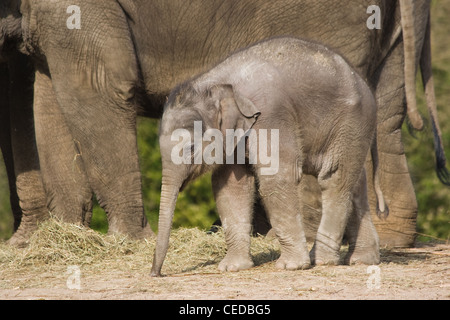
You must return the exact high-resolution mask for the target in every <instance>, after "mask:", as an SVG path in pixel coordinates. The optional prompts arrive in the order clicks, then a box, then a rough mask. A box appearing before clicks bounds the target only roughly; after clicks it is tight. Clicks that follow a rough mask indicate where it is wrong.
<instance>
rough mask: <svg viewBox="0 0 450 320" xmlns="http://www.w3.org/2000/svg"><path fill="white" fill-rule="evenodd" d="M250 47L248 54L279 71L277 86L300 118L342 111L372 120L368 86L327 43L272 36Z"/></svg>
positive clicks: (322, 115) (374, 108) (334, 114)
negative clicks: (273, 37)
mask: <svg viewBox="0 0 450 320" xmlns="http://www.w3.org/2000/svg"><path fill="white" fill-rule="evenodd" d="M250 50H251V51H254V52H248V54H249V55H253V56H260V57H261V59H264V60H265V61H267V62H268V63H270V64H271V65H272V66H273V67H274V68H275V69H276V70H277V71H278V74H279V75H280V76H279V77H278V79H277V81H281V82H282V83H281V84H279V86H276V88H277V89H278V88H282V90H283V93H284V94H285V95H286V96H288V97H289V101H291V102H292V103H293V104H294V107H296V108H298V110H297V111H298V112H299V113H300V114H301V115H302V118H304V119H305V117H306V118H308V117H315V118H318V119H319V121H320V119H323V118H324V117H330V118H333V117H337V116H341V115H342V113H343V112H344V113H346V114H349V113H351V114H354V117H360V120H361V121H365V120H367V121H372V118H373V116H374V113H376V102H375V98H374V97H373V94H372V92H371V90H370V88H369V87H368V85H367V84H366V82H365V81H364V80H363V79H362V77H361V76H360V75H359V74H358V73H357V72H356V71H355V70H354V68H353V67H352V66H350V65H349V64H348V63H347V61H346V60H345V59H344V58H343V57H342V56H340V55H339V54H337V53H336V52H334V51H332V50H331V49H329V48H327V47H326V46H324V45H321V44H318V43H314V42H310V41H305V40H301V39H296V38H275V39H272V40H269V41H266V42H262V43H260V44H258V45H256V46H255V47H254V48H251V49H250ZM274 87H275V86H274ZM268 90H270V89H268ZM311 120H312V119H311ZM312 122H315V121H312Z"/></svg>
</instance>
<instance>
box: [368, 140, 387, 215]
mask: <svg viewBox="0 0 450 320" xmlns="http://www.w3.org/2000/svg"><path fill="white" fill-rule="evenodd" d="M370 152H371V154H372V166H373V187H374V190H375V194H376V196H377V216H378V218H380V219H381V220H386V219H387V217H388V215H389V208H388V206H387V204H386V201H385V200H384V196H383V192H382V191H381V187H380V178H379V166H378V149H377V134H376V132H375V137H374V138H373V141H372V145H371V147H370Z"/></svg>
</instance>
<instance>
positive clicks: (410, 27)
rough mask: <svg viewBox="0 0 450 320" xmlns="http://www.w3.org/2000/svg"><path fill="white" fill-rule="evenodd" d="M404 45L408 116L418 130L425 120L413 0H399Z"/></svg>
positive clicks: (421, 127)
mask: <svg viewBox="0 0 450 320" xmlns="http://www.w3.org/2000/svg"><path fill="white" fill-rule="evenodd" d="M399 3H400V12H401V24H402V32H403V47H404V55H405V66H404V72H405V91H406V104H407V113H408V118H409V120H410V122H411V126H412V127H413V128H414V129H416V130H422V129H423V120H422V117H421V116H420V114H419V111H418V110H417V102H416V36H415V29H414V5H413V2H412V1H411V0H399Z"/></svg>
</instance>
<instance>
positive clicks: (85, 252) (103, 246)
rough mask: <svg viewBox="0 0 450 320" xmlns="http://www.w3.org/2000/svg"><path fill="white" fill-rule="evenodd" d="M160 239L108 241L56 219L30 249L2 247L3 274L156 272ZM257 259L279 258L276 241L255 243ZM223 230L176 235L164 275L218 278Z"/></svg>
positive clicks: (112, 237)
mask: <svg viewBox="0 0 450 320" xmlns="http://www.w3.org/2000/svg"><path fill="white" fill-rule="evenodd" d="M154 250H155V239H148V240H139V241H136V240H131V239H129V238H127V237H126V236H121V235H103V234H100V233H98V232H96V231H93V230H91V229H88V228H85V227H80V226H77V225H72V224H66V223H62V222H60V221H58V220H56V219H50V220H48V221H46V222H44V223H42V225H41V226H40V227H39V230H38V231H37V232H36V233H35V234H34V235H33V236H32V237H31V239H30V241H29V246H28V247H27V248H24V249H17V248H12V247H10V246H8V245H6V244H5V243H0V269H1V271H7V270H15V271H17V270H21V269H26V268H41V269H45V268H51V267H63V266H68V265H78V266H83V268H84V269H86V268H92V270H95V271H96V272H102V270H105V271H106V270H111V269H118V270H141V271H142V270H147V271H148V272H149V271H150V268H151V263H152V259H153V253H154ZM251 251H252V256H253V258H254V261H255V264H256V265H259V264H262V263H265V262H268V261H271V260H274V259H276V258H277V257H278V256H279V246H278V243H277V241H276V240H273V239H272V240H271V239H266V238H264V237H257V238H253V239H252V249H251ZM225 253H226V245H225V240H224V235H223V233H222V231H221V230H219V232H218V233H216V234H207V233H206V232H204V231H202V230H199V229H196V228H193V229H187V228H180V229H177V230H174V231H172V234H171V238H170V247H169V252H168V254H167V258H166V260H165V262H164V267H163V272H165V273H183V272H216V271H217V264H218V263H219V262H220V260H221V259H222V258H223V257H224V256H225Z"/></svg>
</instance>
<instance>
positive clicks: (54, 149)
mask: <svg viewBox="0 0 450 320" xmlns="http://www.w3.org/2000/svg"><path fill="white" fill-rule="evenodd" d="M34 117H35V126H36V142H37V146H38V151H39V160H40V166H41V172H42V180H43V183H44V187H45V190H46V194H47V204H48V209H49V211H50V212H51V213H52V214H53V215H54V216H55V217H58V218H60V219H62V220H63V221H65V222H68V223H74V224H83V225H86V226H88V225H89V223H90V220H91V216H92V190H91V188H90V186H89V181H88V179H87V175H86V173H85V169H84V164H83V162H82V160H81V154H80V150H79V149H78V146H77V141H76V140H75V139H73V138H72V135H71V134H70V132H69V129H68V128H67V125H66V122H65V120H64V117H63V115H62V113H61V109H60V107H59V105H58V102H57V100H56V96H55V93H54V91H53V87H52V82H51V79H50V78H49V77H48V76H47V75H46V74H44V73H42V72H40V71H37V72H36V80H35V96H34Z"/></svg>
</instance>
